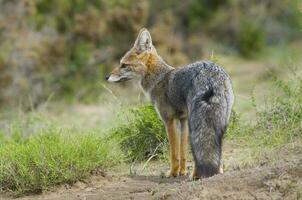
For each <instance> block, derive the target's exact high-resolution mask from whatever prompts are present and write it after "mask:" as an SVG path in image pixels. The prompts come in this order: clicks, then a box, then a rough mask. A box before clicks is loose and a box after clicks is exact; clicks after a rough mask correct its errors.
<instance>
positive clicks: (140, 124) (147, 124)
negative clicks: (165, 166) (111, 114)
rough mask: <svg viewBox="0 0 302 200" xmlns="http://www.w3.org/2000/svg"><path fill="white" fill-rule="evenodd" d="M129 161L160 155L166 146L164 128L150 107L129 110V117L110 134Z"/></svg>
mask: <svg viewBox="0 0 302 200" xmlns="http://www.w3.org/2000/svg"><path fill="white" fill-rule="evenodd" d="M110 136H111V137H114V138H115V139H116V140H117V141H118V142H119V144H120V146H121V149H122V150H123V151H124V152H125V154H126V156H127V157H128V158H129V159H130V160H144V159H146V158H148V157H150V156H152V155H154V154H162V153H163V152H164V151H165V146H166V144H167V136H166V133H165V128H164V125H163V123H162V122H161V120H160V119H159V118H158V116H157V113H156V112H155V109H154V107H153V106H152V105H144V106H140V107H137V108H132V109H130V116H129V117H128V118H127V119H126V121H125V122H124V123H122V124H121V125H120V126H118V127H116V128H114V129H113V130H112V132H111V134H110Z"/></svg>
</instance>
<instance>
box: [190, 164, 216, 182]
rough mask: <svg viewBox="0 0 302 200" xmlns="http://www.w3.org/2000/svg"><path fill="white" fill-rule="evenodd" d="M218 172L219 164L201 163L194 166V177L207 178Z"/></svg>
mask: <svg viewBox="0 0 302 200" xmlns="http://www.w3.org/2000/svg"><path fill="white" fill-rule="evenodd" d="M216 174H219V166H213V165H201V166H196V167H195V176H196V177H195V178H197V179H199V178H209V177H211V176H214V175H216Z"/></svg>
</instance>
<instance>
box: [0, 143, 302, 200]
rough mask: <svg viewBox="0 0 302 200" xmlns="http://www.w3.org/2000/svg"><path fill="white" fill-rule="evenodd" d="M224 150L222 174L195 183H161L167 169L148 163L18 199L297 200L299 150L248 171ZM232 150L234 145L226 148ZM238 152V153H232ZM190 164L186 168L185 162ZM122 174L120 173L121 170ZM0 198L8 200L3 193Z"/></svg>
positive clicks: (301, 192) (301, 184)
mask: <svg viewBox="0 0 302 200" xmlns="http://www.w3.org/2000/svg"><path fill="white" fill-rule="evenodd" d="M230 146H231V145H230V144H228V145H226V148H227V150H225V154H226V155H225V157H228V159H225V165H226V166H227V167H226V172H225V173H224V174H219V175H216V176H213V177H211V178H207V179H203V180H201V181H190V180H189V178H188V177H178V178H163V177H161V176H160V174H161V172H162V171H163V170H166V168H167V165H166V164H163V163H153V164H150V167H149V171H151V172H152V173H149V172H146V171H145V172H144V173H143V172H142V173H137V175H132V176H130V175H129V173H125V172H124V173H121V174H117V173H112V172H107V173H106V174H102V175H97V176H93V177H92V178H91V179H89V180H87V182H77V183H76V184H74V185H73V186H69V185H62V186H59V187H56V188H52V189H51V191H46V192H44V193H43V194H39V195H30V196H25V197H20V198H18V199H19V200H42V199H43V200H46V199H47V200H98V199H100V200H103V199H104V200H107V199H108V200H113V199H114V200H127V199H129V200H130V199H131V200H132V199H137V200H140V199H159V200H166V199H167V200H168V199H169V200H174V199H179V200H186V199H188V200H194V199H209V200H210V199H213V200H215V199H246V200H248V199H276V200H277V199H280V200H283V199H288V200H296V199H302V148H301V145H295V146H294V147H292V146H290V145H289V146H288V147H284V148H282V149H279V150H278V151H275V152H273V154H274V155H277V158H278V159H277V160H274V161H272V159H271V158H265V159H264V160H262V161H261V162H258V164H255V165H254V166H245V167H241V168H240V167H236V166H237V164H235V163H234V162H233V161H234V158H233V157H237V155H238V154H237V152H238V151H236V148H235V149H232V150H231V149H229V148H230ZM232 146H234V145H232ZM237 150H238V149H237ZM189 165H191V163H189ZM125 171H126V170H125ZM0 199H1V200H2V199H14V197H12V196H10V195H9V194H4V195H2V197H0Z"/></svg>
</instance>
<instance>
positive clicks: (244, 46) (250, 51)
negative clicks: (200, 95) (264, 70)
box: [237, 20, 265, 57]
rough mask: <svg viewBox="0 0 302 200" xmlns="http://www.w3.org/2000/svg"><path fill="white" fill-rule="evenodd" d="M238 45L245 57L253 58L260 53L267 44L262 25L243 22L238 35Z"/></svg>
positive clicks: (247, 21) (249, 21)
mask: <svg viewBox="0 0 302 200" xmlns="http://www.w3.org/2000/svg"><path fill="white" fill-rule="evenodd" d="M237 34H238V35H237V43H238V44H237V45H238V47H239V51H240V53H241V54H242V55H243V56H247V57H248V56H252V55H254V54H255V53H257V52H259V51H260V50H261V49H262V48H263V46H264V44H265V34H264V29H263V27H262V26H261V24H260V23H257V22H254V21H252V20H242V21H241V23H240V27H239V31H238V33H237Z"/></svg>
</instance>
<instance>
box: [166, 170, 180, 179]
mask: <svg viewBox="0 0 302 200" xmlns="http://www.w3.org/2000/svg"><path fill="white" fill-rule="evenodd" d="M177 176H178V172H177V171H172V170H170V171H168V172H167V173H166V177H167V178H170V177H177Z"/></svg>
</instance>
